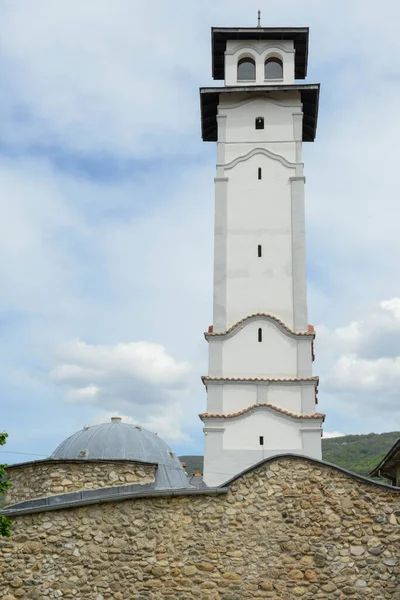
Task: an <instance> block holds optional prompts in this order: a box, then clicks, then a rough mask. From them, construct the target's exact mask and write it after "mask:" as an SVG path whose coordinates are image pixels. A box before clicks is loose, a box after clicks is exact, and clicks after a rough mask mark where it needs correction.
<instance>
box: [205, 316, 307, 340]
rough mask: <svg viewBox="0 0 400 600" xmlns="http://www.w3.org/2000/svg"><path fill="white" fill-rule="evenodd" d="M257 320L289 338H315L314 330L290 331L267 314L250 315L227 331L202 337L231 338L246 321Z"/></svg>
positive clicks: (286, 326)
mask: <svg viewBox="0 0 400 600" xmlns="http://www.w3.org/2000/svg"><path fill="white" fill-rule="evenodd" d="M258 319H265V320H267V321H269V322H270V323H272V324H273V325H276V327H277V328H278V329H280V330H281V331H283V333H285V334H287V335H290V336H291V337H306V338H307V337H308V338H311V339H314V338H315V331H314V330H308V331H294V330H293V329H291V327H289V326H288V325H286V323H284V321H281V319H278V317H275V316H274V315H271V314H269V313H254V314H252V315H248V316H247V317H244V318H243V319H240V321H237V322H236V323H234V325H232V326H231V327H229V329H226V330H225V331H219V332H213V331H209V332H205V333H204V337H205V338H206V340H207V341H208V340H209V338H211V339H212V338H216V337H231V336H232V335H235V333H237V332H238V331H240V330H241V329H242V328H243V327H244V325H245V324H246V323H247V322H248V321H257V320H258Z"/></svg>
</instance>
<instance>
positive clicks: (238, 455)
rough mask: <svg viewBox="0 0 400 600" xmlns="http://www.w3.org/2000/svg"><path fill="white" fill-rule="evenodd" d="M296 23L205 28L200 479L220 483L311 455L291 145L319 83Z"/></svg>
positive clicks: (316, 421) (297, 193)
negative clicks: (208, 214)
mask: <svg viewBox="0 0 400 600" xmlns="http://www.w3.org/2000/svg"><path fill="white" fill-rule="evenodd" d="M307 56H308V28H298V27H293V28H265V27H260V26H259V27H254V28H247V29H243V28H213V29H212V60H213V67H212V70H213V78H214V79H224V80H225V86H224V87H214V88H201V89H200V98H201V119H202V137H203V140H204V141H216V142H217V173H216V178H215V249H214V316H213V321H214V322H213V325H212V326H211V327H210V328H209V331H208V333H206V334H205V337H206V339H207V341H208V343H209V373H208V376H207V377H203V381H204V384H205V386H206V388H207V412H205V413H203V414H201V415H200V418H201V419H202V420H203V422H204V433H205V451H204V454H205V456H204V481H205V483H206V484H207V485H209V486H213V485H220V484H221V483H223V482H224V481H226V480H228V479H229V478H231V477H233V476H234V475H236V474H237V473H239V472H241V471H243V470H244V469H246V468H248V467H250V466H251V465H254V464H255V463H257V462H258V461H260V460H262V459H263V458H266V457H268V456H271V455H276V454H284V453H293V454H303V455H307V456H311V457H314V458H321V433H322V422H323V418H324V415H322V414H320V413H318V412H316V410H315V405H316V402H317V385H318V378H317V377H313V376H312V360H313V340H314V336H315V334H314V330H313V328H312V327H311V326H309V325H308V320H307V294H306V259H305V226H304V183H305V179H304V175H303V163H302V142H303V141H305V142H312V141H313V140H314V138H315V132H316V125H317V114H318V99H319V85H317V84H312V85H309V84H308V85H307V84H297V83H295V79H304V78H305V76H306V71H307Z"/></svg>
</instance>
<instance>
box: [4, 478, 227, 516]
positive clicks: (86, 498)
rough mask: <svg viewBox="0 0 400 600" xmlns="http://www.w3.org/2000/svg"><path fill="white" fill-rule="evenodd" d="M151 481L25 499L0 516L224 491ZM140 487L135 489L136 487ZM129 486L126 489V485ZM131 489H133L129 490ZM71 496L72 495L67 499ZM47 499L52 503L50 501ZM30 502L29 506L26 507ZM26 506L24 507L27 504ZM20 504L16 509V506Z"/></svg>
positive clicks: (213, 494)
mask: <svg viewBox="0 0 400 600" xmlns="http://www.w3.org/2000/svg"><path fill="white" fill-rule="evenodd" d="M153 485H154V484H152V483H150V484H142V485H140V484H134V485H132V486H118V487H111V488H101V489H100V488H99V489H97V490H82V491H80V492H71V493H70V494H58V495H57V496H49V497H47V498H42V499H40V505H39V504H38V502H39V500H26V501H24V502H20V503H17V504H13V505H11V506H9V507H7V508H5V509H3V510H2V511H1V512H0V515H4V516H6V517H11V518H15V517H18V516H20V515H29V514H32V513H40V512H48V511H53V510H62V509H69V508H75V507H81V506H89V505H91V504H104V503H107V502H121V501H123V500H130V499H139V498H148V497H151V498H163V497H173V496H196V495H197V496H199V495H200V496H215V495H221V494H226V493H227V491H228V488H224V487H221V486H220V487H210V488H201V489H199V488H193V489H190V488H182V489H155V488H154V487H153ZM139 486H140V487H141V488H142V489H138V487H139ZM128 487H129V488H130V489H129V490H128V491H127V488H128ZM133 488H134V489H133ZM71 496H72V497H73V498H71ZM51 502H55V503H54V504H51ZM29 504H30V506H29ZM27 505H28V506H27ZM18 506H20V508H18Z"/></svg>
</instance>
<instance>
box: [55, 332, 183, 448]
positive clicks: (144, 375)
mask: <svg viewBox="0 0 400 600" xmlns="http://www.w3.org/2000/svg"><path fill="white" fill-rule="evenodd" d="M58 354H59V360H60V364H59V365H57V366H56V367H55V368H54V369H53V371H52V373H51V376H52V378H53V379H54V381H56V382H57V383H58V384H61V385H63V386H65V387H66V394H65V400H66V401H67V402H69V403H72V404H89V405H91V406H96V407H98V408H103V409H106V410H110V408H112V409H113V411H124V414H126V415H128V416H129V417H131V418H132V419H135V420H136V421H137V422H140V423H141V424H142V425H143V426H144V427H146V428H149V429H151V430H157V431H158V432H159V433H160V434H161V435H162V434H163V435H165V436H166V437H167V438H168V439H189V437H188V436H185V434H183V433H182V431H181V425H182V417H183V409H182V402H183V401H185V400H186V401H187V400H188V394H189V391H190V387H191V383H192V381H191V377H192V368H191V366H190V364H189V363H188V362H178V361H176V360H175V359H174V358H173V357H172V356H170V355H169V354H168V353H167V351H166V350H165V348H164V347H163V346H162V345H161V344H152V343H149V342H130V343H119V344H115V345H114V346H110V345H108V346H106V345H93V344H87V343H85V342H82V341H79V340H75V341H71V342H69V343H67V344H64V346H63V347H62V348H61V349H60V350H59V353H58Z"/></svg>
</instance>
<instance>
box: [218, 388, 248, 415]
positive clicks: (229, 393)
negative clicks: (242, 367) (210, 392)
mask: <svg viewBox="0 0 400 600" xmlns="http://www.w3.org/2000/svg"><path fill="white" fill-rule="evenodd" d="M213 387H216V386H213ZM254 404H257V386H256V385H254V384H248V385H247V384H245V383H236V384H229V383H225V384H223V389H222V407H223V413H224V414H230V413H235V412H239V411H241V410H243V409H245V408H248V407H249V406H253V405H254Z"/></svg>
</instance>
